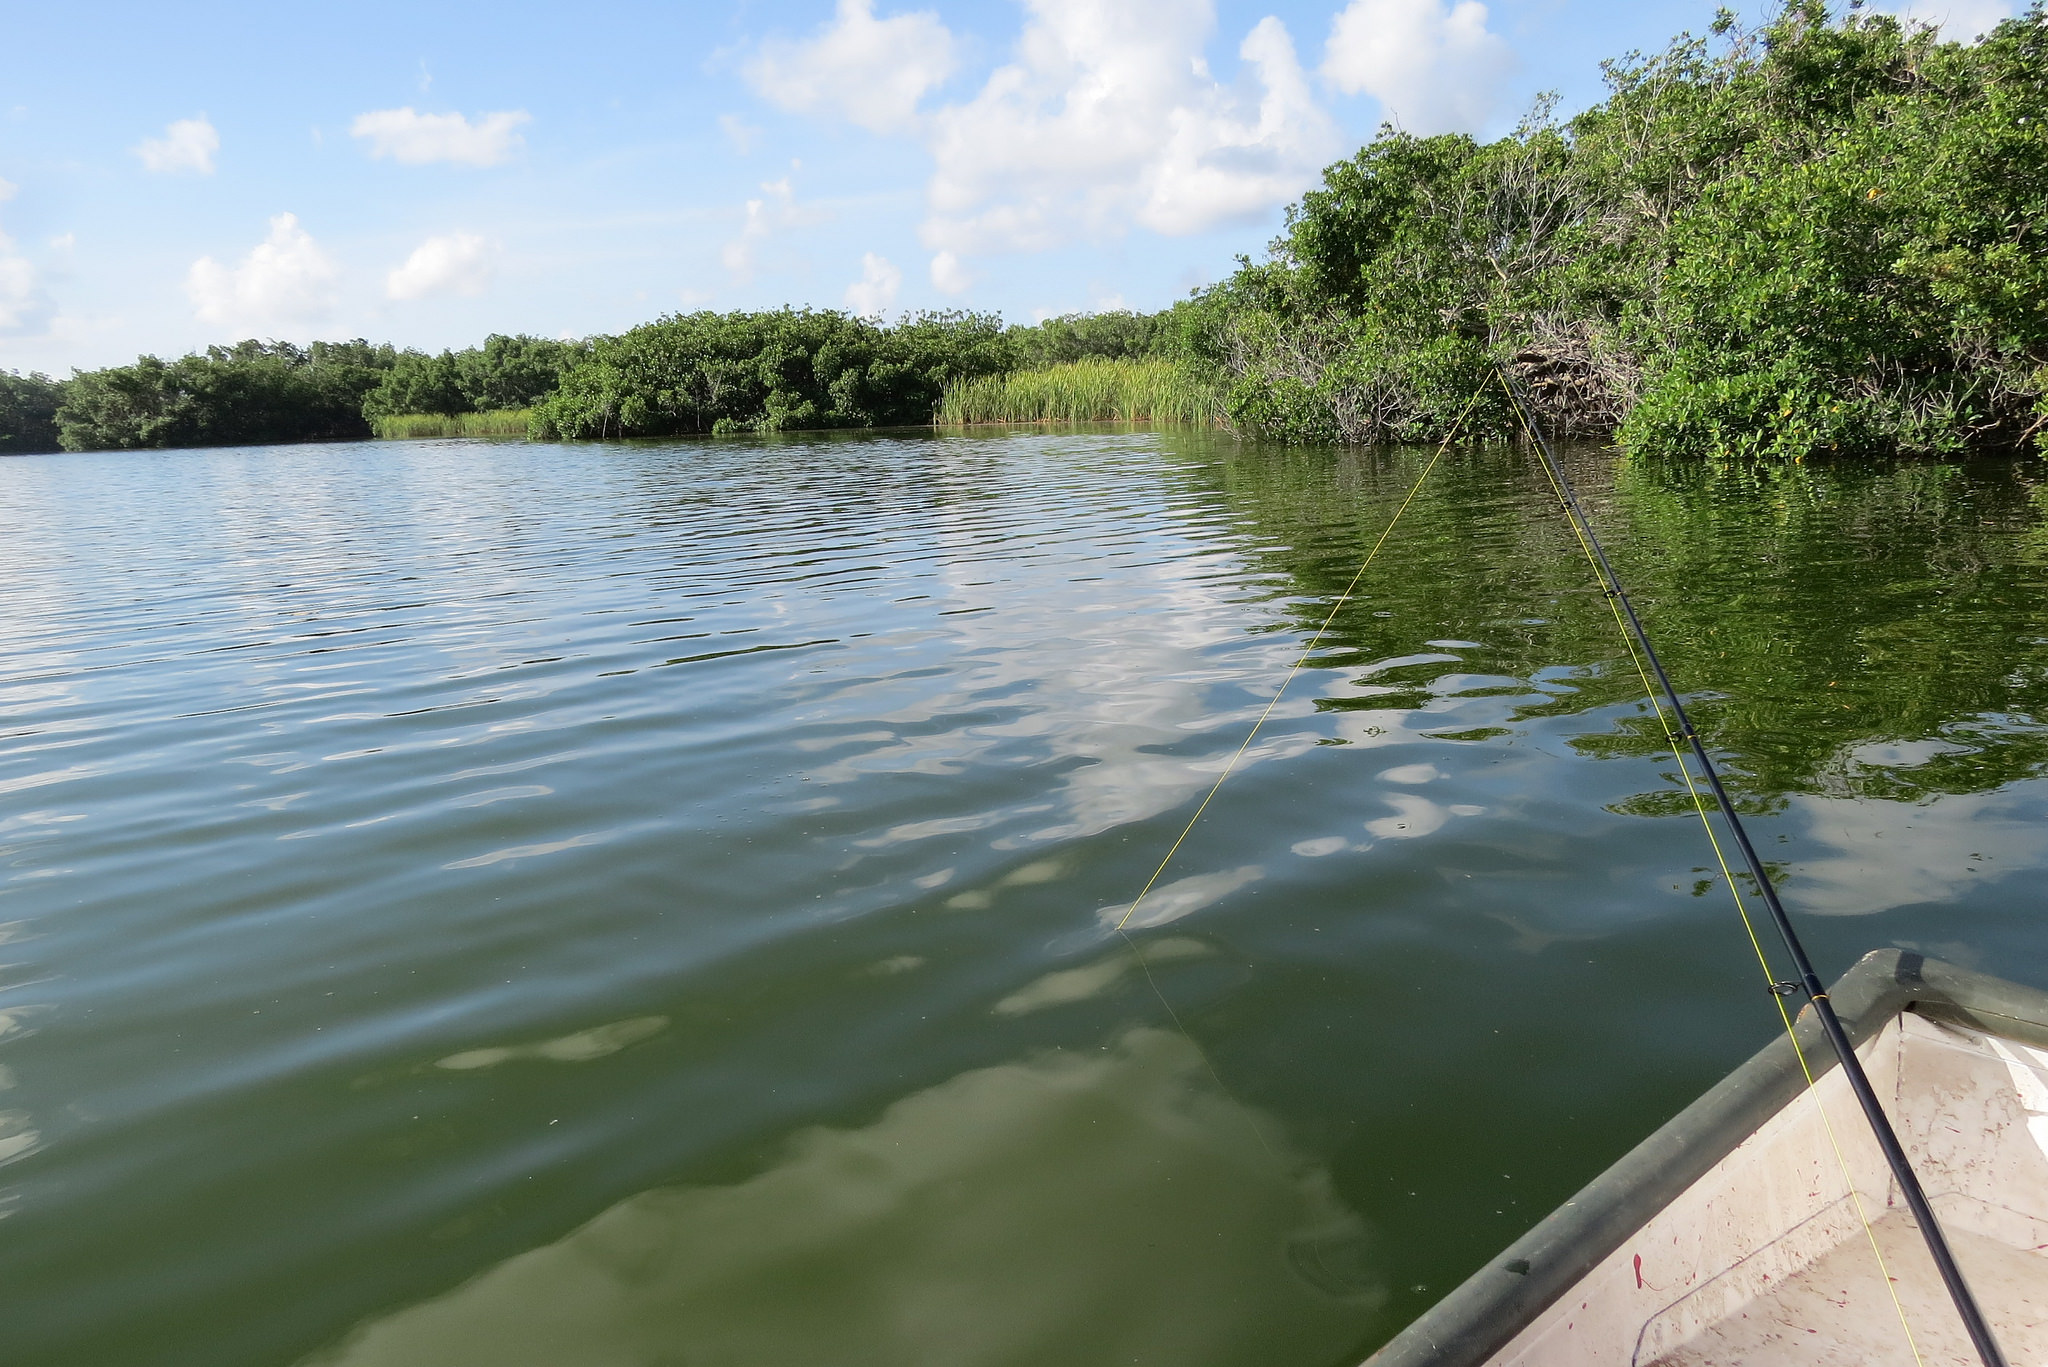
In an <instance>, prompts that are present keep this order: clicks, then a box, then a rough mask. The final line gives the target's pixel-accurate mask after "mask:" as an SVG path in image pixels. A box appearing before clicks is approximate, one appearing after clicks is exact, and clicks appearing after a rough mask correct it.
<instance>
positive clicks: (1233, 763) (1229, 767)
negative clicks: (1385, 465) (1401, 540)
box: [1116, 386, 1486, 931]
mask: <svg viewBox="0 0 2048 1367" xmlns="http://www.w3.org/2000/svg"><path fill="white" fill-rule="evenodd" d="M1485 392H1486V391H1485V388H1484V387H1483V386H1482V387H1481V388H1480V389H1478V390H1475V391H1474V392H1473V394H1472V397H1471V398H1470V399H1468V400H1466V401H1465V406H1464V408H1462V409H1461V410H1459V412H1458V416H1457V418H1456V420H1454V421H1453V422H1452V423H1451V428H1450V431H1449V432H1447V433H1445V434H1444V439H1443V441H1442V442H1440V443H1438V445H1437V448H1436V450H1435V451H1434V452H1432V453H1431V455H1430V457H1429V460H1428V462H1427V463H1426V464H1425V465H1424V466H1423V467H1422V473H1421V474H1419V475H1417V476H1416V477H1415V483H1414V484H1413V485H1411V486H1409V489H1408V496H1407V497H1406V498H1404V499H1402V500H1401V506H1400V507H1398V508H1396V509H1394V515H1393V517H1391V518H1389V519H1388V520H1387V525H1386V527H1385V528H1384V529H1383V530H1382V531H1381V532H1380V535H1379V540H1377V541H1375V542H1373V543H1372V549H1371V550H1369V551H1367V552H1366V553H1365V559H1364V561H1362V562H1361V563H1360V564H1359V566H1358V572H1357V573H1356V574H1354V575H1352V576H1351V582H1350V583H1348V584H1346V585H1345V586H1344V592H1342V593H1340V594H1338V595H1337V599H1336V601H1335V602H1333V603H1331V604H1330V611H1329V612H1328V613H1327V614H1326V615H1325V616H1324V617H1323V624H1322V625H1321V626H1319V627H1317V628H1316V634H1315V635H1313V636H1311V637H1309V638H1308V644H1307V645H1306V646H1304V647H1302V651H1301V654H1300V656H1299V657H1298V658H1296V660H1295V661H1294V667H1293V668H1291V669H1289V670H1288V671H1287V674H1286V677H1284V678H1282V679H1281V680H1280V686H1279V687H1278V688H1276V689H1274V690H1273V697H1272V699H1271V700H1270V701H1269V702H1267V704H1266V710H1265V711H1263V712H1261V713H1259V719H1258V720H1257V721H1255V722H1253V723H1252V729H1251V730H1250V731H1248V732H1246V733H1245V738H1244V744H1242V745H1240V746H1238V747H1237V753H1236V754H1234V755H1232V756H1231V757H1230V761H1229V762H1228V763H1227V764H1225V765H1224V766H1223V772H1222V773H1220V774H1218V775H1217V776H1216V782H1215V783H1213V784H1211V785H1210V787H1209V793H1208V796H1206V797H1204V798H1203V799H1202V805H1201V806H1199V807H1197V808H1195V814H1194V815H1193V816H1191V817H1189V818H1188V824H1187V825H1186V826H1184V827H1182V828H1181V833H1180V835H1179V836H1177V837H1176V838H1175V839H1174V842H1173V845H1172V847H1171V848H1169V849H1168V850H1167V851H1166V857H1165V858H1164V859H1162V860H1160V861H1159V867H1158V868H1156V869H1154V870H1152V876H1151V877H1150V878H1148V879H1146V880H1145V886H1144V887H1143V888H1140V889H1139V890H1138V895H1137V897H1136V898H1135V899H1134V900H1133V901H1132V902H1131V904H1130V906H1128V907H1126V908H1124V915H1123V919H1122V920H1121V921H1118V922H1117V923H1116V928H1117V929H1118V930H1119V931H1121V930H1122V929H1123V928H1124V927H1125V926H1127V925H1129V924H1130V922H1131V917H1133V916H1135V915H1137V914H1138V904H1139V903H1140V902H1143V901H1144V900H1145V897H1146V895H1147V894H1149V893H1150V892H1151V891H1152V886H1153V884H1155V883H1157V882H1158V881H1159V877H1160V875H1161V874H1163V873H1165V872H1166V866H1167V865H1168V864H1171V863H1172V862H1173V857H1174V855H1176V854H1178V853H1180V847H1181V845H1182V844H1184V843H1185V842H1186V840H1187V838H1188V835H1189V833H1190V832H1192V831H1193V830H1194V829H1195V823H1196V822H1198V821H1200V820H1201V819H1202V813H1203V812H1206V811H1208V810H1209V804H1210V803H1211V802H1213V801H1214V800H1215V798H1216V793H1217V790H1218V789H1220V788H1222V786H1223V781H1224V780H1225V779H1227V778H1229V777H1230V775H1231V774H1232V773H1233V772H1235V771H1236V769H1237V763H1238V761H1239V760H1241V759H1243V758H1244V755H1245V751H1247V750H1249V749H1251V748H1252V742H1253V741H1254V740H1256V739H1257V738H1258V735H1259V728H1260V727H1262V726H1264V725H1265V724H1266V719H1267V718H1268V717H1270V716H1272V715H1273V709H1274V708H1276V707H1278V706H1279V705H1280V697H1281V695H1282V694H1284V693H1285V692H1286V691H1287V686H1288V685H1289V684H1291V683H1293V682H1294V676H1295V675H1297V674H1299V673H1301V670H1302V666H1304V665H1306V664H1307V663H1308V662H1309V657H1310V656H1312V655H1314V654H1315V653H1316V647H1317V646H1318V645H1321V644H1322V640H1323V637H1324V635H1326V634H1327V633H1328V632H1329V630H1330V624H1331V623H1333V622H1335V621H1336V620H1337V614H1338V613H1339V612H1341V611H1343V608H1344V605H1345V604H1346V603H1348V602H1350V601H1351V595H1352V594H1353V593H1355V592H1356V591H1357V589H1358V584H1359V581H1360V580H1362V579H1364V578H1365V572H1366V571H1367V570H1369V569H1371V568H1372V562H1373V559H1374V557H1376V556H1378V555H1379V553H1380V547H1382V546H1384V545H1386V544H1387V538H1388V537H1390V536H1392V535H1393V534H1394V527H1395V525H1396V524H1398V523H1399V522H1400V521H1401V514H1403V513H1405V512H1407V511H1408V505H1409V504H1411V503H1413V502H1414V501H1415V496H1416V495H1417V494H1419V493H1421V492H1422V482H1423V481H1424V480H1426V479H1428V478H1429V472H1430V471H1431V470H1434V469H1435V468H1436V463H1437V461H1438V460H1440V459H1442V457H1443V454H1444V452H1445V451H1446V450H1448V449H1450V445H1451V441H1452V440H1453V439H1454V438H1455V437H1456V436H1457V435H1458V429H1459V428H1460V427H1463V426H1464V425H1465V419H1466V417H1467V416H1469V415H1470V414H1471V412H1472V408H1473V405H1475V404H1477V403H1478V402H1479V396H1480V395H1481V394H1483V393H1485Z"/></svg>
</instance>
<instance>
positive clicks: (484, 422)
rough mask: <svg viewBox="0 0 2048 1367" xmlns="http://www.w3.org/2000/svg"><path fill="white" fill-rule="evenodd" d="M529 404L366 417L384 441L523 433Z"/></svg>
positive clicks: (516, 434)
mask: <svg viewBox="0 0 2048 1367" xmlns="http://www.w3.org/2000/svg"><path fill="white" fill-rule="evenodd" d="M532 411H533V410H532V409H530V408H497V409H492V410H491V411H490V412H488V413H455V414H452V415H451V414H446V413H394V414H392V415H391V416H389V417H385V418H372V419H370V429H371V430H372V431H374V432H375V433H376V434H377V435H378V436H379V437H380V438H382V439H384V440H385V441H404V440H407V439H416V438H420V437H523V436H525V435H526V432H527V418H528V415H529V414H531V413H532Z"/></svg>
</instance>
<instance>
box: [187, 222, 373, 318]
mask: <svg viewBox="0 0 2048 1367" xmlns="http://www.w3.org/2000/svg"><path fill="white" fill-rule="evenodd" d="M340 274H341V272H340V270H339V269H338V268H337V267H336V266H335V264H334V262H333V260H332V259H331V258H330V257H329V256H328V255H327V253H325V252H323V251H321V250H320V246H319V244H318V243H316V242H314V241H313V239H312V237H311V236H310V235H309V234H308V233H307V232H306V230H305V229H304V228H301V227H300V226H299V219H298V215H296V214H279V215H278V216H277V217H275V218H273V219H271V220H270V236H269V237H267V238H265V239H264V240H263V241H262V242H259V243H257V244H256V246H255V247H254V248H252V249H251V250H250V252H249V254H248V255H247V256H245V257H243V258H242V264H241V265H239V266H232V267H230V266H223V265H221V264H220V263H219V262H218V261H215V260H214V259H213V258H212V257H210V256H204V257H201V258H200V259H199V260H197V261H194V262H193V263H192V269H191V270H190V271H188V272H187V273H186V276H185V292H186V293H187V294H188V295H190V296H191V299H192V306H193V309H194V311H195V312H196V313H197V314H198V316H199V318H200V320H201V321H202V322H207V323H220V324H225V325H229V326H237V327H252V328H259V329H261V328H270V327H279V326H285V325H290V324H295V323H310V322H315V321H317V320H319V319H321V318H324V317H326V316H327V315H328V314H329V313H331V312H332V311H333V309H334V304H335V292H334V291H335V284H336V282H337V280H338V279H339V278H340Z"/></svg>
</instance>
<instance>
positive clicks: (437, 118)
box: [348, 105, 532, 166]
mask: <svg viewBox="0 0 2048 1367" xmlns="http://www.w3.org/2000/svg"><path fill="white" fill-rule="evenodd" d="M530 122H532V115H530V114H528V113H527V112H526V111H525V110H523V109H505V110H500V111H498V112H497V113H495V114H480V115H478V116H477V121H476V122H475V123H471V122H470V121H469V119H468V118H467V117H465V116H464V115H461V114H422V113H419V112H418V111H417V110H415V109H413V108H412V106H410V105H407V106H406V107H405V108H403V109H377V110H372V111H371V112H370V113H367V114H358V115H357V116H356V121H355V122H354V123H353V124H351V125H350V126H349V130H348V131H349V132H350V133H352V134H354V135H355V136H356V137H359V138H368V139H369V140H370V155H371V156H373V157H390V158H391V159H392V160H393V161H398V162H403V163H405V164H406V165H408V166H420V165H424V164H426V163H428V162H435V161H452V162H455V163H458V164H460V165H463V166H496V165H498V164H499V163H500V162H504V161H509V160H510V159H511V158H512V156H513V155H514V154H515V153H517V152H518V151H519V149H520V147H521V146H522V145H523V139H521V137H520V136H519V127H520V125H521V124H525V123H530Z"/></svg>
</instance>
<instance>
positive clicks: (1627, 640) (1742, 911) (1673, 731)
mask: <svg viewBox="0 0 2048 1367" xmlns="http://www.w3.org/2000/svg"><path fill="white" fill-rule="evenodd" d="M1496 374H1498V372H1496ZM1500 382H1501V387H1502V388H1503V389H1507V378H1506V377H1505V376H1500ZM1507 392H1508V400H1509V402H1510V403H1511V404H1512V405H1513V407H1514V410H1515V412H1516V414H1517V415H1518V416H1519V417H1520V419H1521V422H1522V425H1523V427H1525V428H1527V429H1528V432H1529V436H1530V439H1531V440H1541V438H1539V437H1538V436H1537V434H1536V430H1535V428H1534V427H1532V426H1530V424H1529V418H1528V415H1527V414H1526V413H1524V412H1523V410H1522V406H1521V404H1520V403H1517V402H1515V395H1514V391H1513V390H1512V389H1508V391H1507ZM1537 463H1538V464H1539V465H1542V466H1543V473H1544V476H1545V477H1546V478H1547V479H1548V480H1549V481H1550V489H1551V492H1552V493H1554V494H1555V495H1556V496H1557V501H1558V503H1559V505H1560V506H1562V507H1564V508H1565V510H1566V517H1565V521H1566V523H1567V524H1569V525H1570V527H1571V529H1572V535H1573V536H1574V537H1575V538H1576V539H1577V540H1578V543H1579V549H1580V550H1581V551H1583V552H1584V553H1585V556H1586V563H1587V564H1588V565H1589V566H1591V567H1592V570H1593V577H1594V578H1595V579H1600V578H1601V574H1600V561H1599V558H1598V557H1597V556H1595V555H1594V554H1593V548H1592V546H1590V545H1588V544H1587V542H1586V534H1585V532H1584V531H1583V530H1582V529H1581V528H1580V526H1579V523H1578V519H1577V518H1575V517H1572V516H1570V510H1571V501H1570V499H1568V498H1567V497H1566V496H1565V491H1564V490H1563V488H1561V487H1560V486H1559V485H1558V482H1557V476H1556V474H1554V473H1553V472H1552V471H1551V468H1550V464H1549V462H1547V461H1538V462H1537ZM1606 597H1607V606H1608V608H1609V610H1610V611H1612V612H1613V613H1614V626H1615V629H1616V630H1617V631H1619V632H1620V633H1621V639H1622V644H1624V645H1625V646H1627V647H1628V657H1629V663H1631V664H1633V665H1634V666H1635V670H1636V677H1637V678H1638V679H1640V680H1642V684H1643V695H1644V696H1645V697H1647V698H1648V699H1649V700H1650V706H1651V708H1652V709H1653V710H1654V711H1655V712H1656V715H1657V724H1658V725H1659V726H1661V727H1662V728H1663V729H1664V739H1665V740H1666V741H1667V742H1669V744H1670V746H1671V757H1672V759H1673V760H1674V761H1676V762H1677V764H1678V772H1679V775H1680V777H1682V778H1683V779H1684V780H1685V790H1686V792H1687V793H1688V794H1690V795H1691V797H1692V803H1693V810H1694V811H1695V812H1697V813H1698V814H1699V818H1700V825H1701V826H1702V827H1704V828H1705V830H1706V833H1707V843H1708V844H1709V845H1710V846H1712V847H1713V850H1714V862H1715V863H1717V864H1719V865H1720V866H1721V878H1722V881H1724V882H1725V883H1727V884H1728V892H1729V894H1730V895H1731V896H1732V897H1733V898H1734V899H1735V914H1736V915H1737V916H1739V917H1741V918H1742V929H1743V932H1744V933H1745V934H1746V935H1747V936H1748V937H1749V947H1750V948H1751V949H1752V950H1754V951H1756V961H1757V963H1758V965H1760V966H1761V967H1762V969H1763V972H1764V981H1765V982H1766V983H1769V984H1771V985H1772V987H1773V988H1774V989H1775V987H1776V984H1777V981H1778V977H1777V973H1776V972H1775V971H1774V970H1773V969H1772V968H1771V961H1770V956H1769V955H1767V954H1766V953H1765V952H1764V946H1763V941H1762V939H1761V938H1760V937H1759V936H1758V935H1757V930H1756V922H1755V920H1754V919H1753V918H1752V917H1751V916H1750V914H1749V905H1748V903H1746V902H1744V901H1743V900H1742V888H1741V886H1740V885H1739V884H1737V882H1736V881H1735V874H1734V873H1733V871H1732V870H1730V869H1729V867H1728V856H1727V855H1726V854H1725V853H1724V852H1723V851H1722V849H1721V839H1720V836H1719V835H1718V834H1716V832H1715V830H1714V822H1713V818H1712V817H1711V816H1710V815H1709V814H1708V811H1707V798H1706V794H1704V793H1702V792H1701V791H1700V788H1699V784H1698V782H1696V781H1695V779H1694V778H1693V773H1692V768H1691V766H1689V765H1688V764H1687V763H1686V761H1685V751H1684V749H1683V748H1682V747H1681V746H1680V745H1679V732H1678V728H1677V727H1676V726H1674V725H1673V724H1672V722H1671V719H1670V717H1669V716H1668V715H1667V714H1666V713H1665V710H1664V703H1663V700H1662V699H1661V698H1659V697H1658V691H1657V688H1656V685H1654V684H1653V683H1651V681H1650V671H1649V668H1648V666H1647V665H1646V664H1645V663H1644V662H1643V657H1642V652H1641V651H1640V650H1638V649H1637V647H1636V639H1635V634H1634V633H1633V632H1631V631H1630V630H1629V629H1628V623H1627V621H1626V620H1625V619H1624V618H1623V617H1622V615H1621V603H1620V600H1619V599H1617V598H1616V597H1615V596H1614V595H1613V594H1611V593H1610V594H1607V595H1606ZM1772 1000H1773V1001H1774V1002H1776V1003H1777V1007H1778V1018H1779V1019H1780V1020H1781V1021H1783V1022H1784V1025H1785V1036H1786V1038H1787V1039H1789V1040H1791V1041H1792V1052H1793V1054H1794V1055H1796V1056H1797V1058H1798V1059H1799V1070H1800V1072H1802V1073H1804V1074H1805V1075H1806V1090H1807V1095H1808V1096H1810V1097H1812V1098H1813V1106H1814V1110H1815V1111H1816V1112H1817V1113H1818V1114H1819V1115H1820V1122H1821V1126H1822V1128H1823V1129H1825V1130H1826V1131H1827V1136H1828V1145H1829V1146H1830V1147H1831V1148H1833V1149H1834V1151H1835V1163H1836V1165H1837V1166H1839V1167H1840V1168H1841V1170H1842V1180H1843V1182H1845V1183H1846V1184H1847V1185H1848V1188H1849V1200H1850V1203H1851V1204H1852V1205H1853V1206H1854V1207H1855V1210H1856V1218H1857V1220H1859V1221H1860V1222H1861V1223H1862V1225H1863V1235H1864V1237H1865V1238H1866V1239H1868V1240H1869V1241H1870V1252H1871V1256H1873V1257H1874V1258H1876V1259H1877V1268H1878V1272H1879V1274H1880V1276H1882V1277H1883V1279H1884V1285H1885V1290H1886V1291H1888V1292H1890V1293H1891V1298H1892V1309H1893V1310H1895V1311H1897V1312H1898V1316H1899V1327H1900V1328H1901V1329H1903V1330H1904V1331H1905V1334H1906V1346H1907V1348H1908V1349H1910V1350H1911V1351H1912V1354H1913V1361H1914V1362H1916V1363H1920V1364H1922V1367H1924V1363H1925V1360H1924V1359H1923V1358H1922V1357H1921V1356H1920V1345H1919V1344H1918V1343H1917V1342H1915V1341H1914V1338H1913V1326H1912V1325H1911V1324H1910V1323H1909V1322H1908V1321H1907V1319H1906V1307H1905V1304H1904V1303H1903V1302H1902V1301H1900V1299H1899V1288H1898V1283H1897V1282H1896V1281H1894V1280H1893V1278H1892V1275H1891V1269H1890V1268H1889V1267H1888V1266H1887V1265H1886V1264H1885V1259H1884V1250H1883V1249H1881V1248H1879V1247H1878V1242H1877V1231H1876V1230H1875V1229H1874V1228H1872V1226H1871V1221H1870V1215H1869V1212H1868V1211H1866V1210H1865V1209H1864V1207H1863V1197H1862V1194H1861V1193H1860V1192H1858V1191H1857V1190H1856V1179H1855V1178H1854V1177H1853V1176H1851V1175H1850V1172H1849V1160H1848V1157H1847V1156H1846V1155H1845V1154H1844V1153H1843V1152H1842V1144H1841V1140H1840V1139H1838V1138H1837V1137H1836V1135H1835V1126H1834V1122H1833V1121H1832V1120H1830V1119H1829V1118H1828V1111H1827V1107H1826V1106H1824V1105H1822V1104H1821V1100H1820V1090H1819V1084H1818V1080H1817V1079H1816V1077H1815V1076H1814V1071H1813V1065H1812V1064H1811V1063H1809V1062H1808V1061H1807V1058H1806V1050H1805V1049H1803V1048H1801V1047H1800V1044H1799V1032H1798V1030H1797V1029H1795V1028H1794V1026H1793V1022H1792V1013H1791V1012H1790V1011H1788V1010H1786V1008H1785V998H1784V997H1782V996H1780V995H1778V994H1777V992H1776V991H1775V990H1774V991H1773V992H1772Z"/></svg>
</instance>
